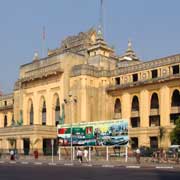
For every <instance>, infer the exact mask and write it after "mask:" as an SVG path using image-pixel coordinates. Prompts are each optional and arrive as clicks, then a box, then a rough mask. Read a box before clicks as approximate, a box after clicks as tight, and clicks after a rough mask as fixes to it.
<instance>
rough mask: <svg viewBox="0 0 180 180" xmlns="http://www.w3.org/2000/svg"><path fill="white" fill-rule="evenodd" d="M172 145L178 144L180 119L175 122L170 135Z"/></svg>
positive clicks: (179, 142)
mask: <svg viewBox="0 0 180 180" xmlns="http://www.w3.org/2000/svg"><path fill="white" fill-rule="evenodd" d="M170 138H171V143H172V144H180V117H179V118H178V119H177V120H176V127H175V128H174V129H173V131H172V132H171V134H170Z"/></svg>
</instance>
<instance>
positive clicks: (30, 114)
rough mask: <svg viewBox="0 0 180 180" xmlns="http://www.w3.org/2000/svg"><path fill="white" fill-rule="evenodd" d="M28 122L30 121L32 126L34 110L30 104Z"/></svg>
mask: <svg viewBox="0 0 180 180" xmlns="http://www.w3.org/2000/svg"><path fill="white" fill-rule="evenodd" d="M29 120H30V125H33V124H34V109H33V103H31V107H30V112H29Z"/></svg>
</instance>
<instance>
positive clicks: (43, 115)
mask: <svg viewBox="0 0 180 180" xmlns="http://www.w3.org/2000/svg"><path fill="white" fill-rule="evenodd" d="M42 125H44V126H45V125H46V103H45V101H44V102H43V108H42Z"/></svg>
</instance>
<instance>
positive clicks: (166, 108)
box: [0, 29, 180, 152]
mask: <svg viewBox="0 0 180 180" xmlns="http://www.w3.org/2000/svg"><path fill="white" fill-rule="evenodd" d="M179 79H180V55H173V56H169V57H165V58H160V59H155V60H152V61H144V62H143V61H141V60H140V59H139V58H138V57H137V56H136V54H135V52H134V51H133V49H132V43H131V42H130V41H129V42H128V48H127V51H126V52H125V53H124V54H123V55H121V56H118V55H116V54H115V52H114V49H112V48H111V47H110V46H108V45H107V43H106V42H105V40H104V39H103V37H102V34H101V31H98V32H96V31H95V30H94V29H90V30H89V31H88V32H85V33H84V32H81V33H79V34H78V35H77V36H70V37H68V38H66V39H65V40H64V41H63V42H62V44H61V46H60V48H57V49H55V50H49V52H48V56H47V57H45V58H43V59H40V58H39V57H38V54H37V53H35V56H34V58H33V60H32V61H31V62H30V63H28V64H24V65H22V66H21V67H20V74H19V79H18V80H17V81H16V83H15V86H14V91H13V93H12V94H9V95H2V96H1V97H0V149H7V150H8V149H10V148H13V147H16V148H18V149H22V150H24V151H29V149H33V148H39V149H42V150H43V151H44V152H45V149H46V148H48V146H49V145H48V144H49V143H50V140H51V139H56V137H57V130H56V125H57V124H58V123H59V119H60V117H61V116H62V114H63V113H64V114H65V122H64V123H77V122H90V121H101V120H112V119H121V118H122V119H128V120H129V136H130V139H131V141H130V142H131V143H130V144H131V146H132V147H137V146H142V145H144V146H151V147H168V146H169V145H170V143H171V142H170V137H169V136H170V132H171V130H172V128H173V127H174V122H175V120H176V119H177V117H178V116H179V115H180V83H179V82H180V81H179ZM63 111H65V112H63Z"/></svg>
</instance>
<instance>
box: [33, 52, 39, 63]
mask: <svg viewBox="0 0 180 180" xmlns="http://www.w3.org/2000/svg"><path fill="white" fill-rule="evenodd" d="M38 59H39V55H38V52H37V51H36V52H35V53H34V57H33V61H37V60H38Z"/></svg>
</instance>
